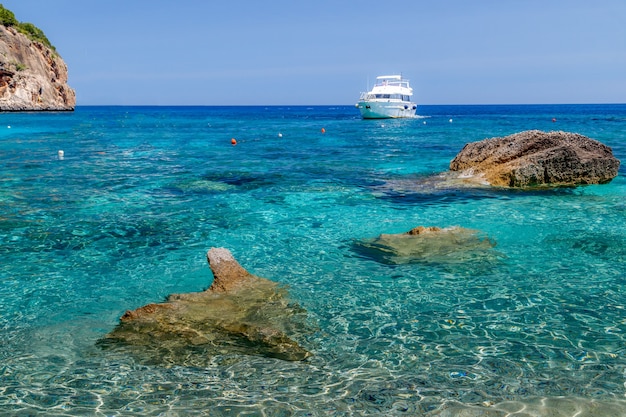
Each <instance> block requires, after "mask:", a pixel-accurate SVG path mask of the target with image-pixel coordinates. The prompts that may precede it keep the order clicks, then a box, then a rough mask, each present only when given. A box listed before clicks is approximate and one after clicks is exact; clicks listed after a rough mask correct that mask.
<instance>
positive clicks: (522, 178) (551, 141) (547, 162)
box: [450, 130, 620, 187]
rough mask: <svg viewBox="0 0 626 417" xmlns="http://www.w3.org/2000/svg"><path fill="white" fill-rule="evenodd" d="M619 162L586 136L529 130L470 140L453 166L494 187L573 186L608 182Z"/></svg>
mask: <svg viewBox="0 0 626 417" xmlns="http://www.w3.org/2000/svg"><path fill="white" fill-rule="evenodd" d="M619 165H620V161H619V160H618V159H616V158H615V157H614V156H613V152H612V150H611V148H609V147H608V146H606V145H604V144H602V143H600V142H598V141H596V140H593V139H590V138H588V137H586V136H582V135H579V134H576V133H568V132H542V131H539V130H529V131H525V132H521V133H516V134H514V135H510V136H506V137H501V138H491V139H485V140H482V141H480V142H473V143H468V144H467V145H465V147H464V148H463V149H462V150H461V152H459V153H458V154H457V155H456V157H455V158H454V159H453V160H452V161H451V162H450V170H452V171H461V175H460V177H463V178H465V179H469V178H474V179H476V180H477V181H479V182H484V181H486V182H488V183H489V184H491V185H495V186H504V187H536V186H574V185H581V184H602V183H607V182H609V181H611V180H612V179H613V178H614V177H615V176H616V175H617V171H618V169H619Z"/></svg>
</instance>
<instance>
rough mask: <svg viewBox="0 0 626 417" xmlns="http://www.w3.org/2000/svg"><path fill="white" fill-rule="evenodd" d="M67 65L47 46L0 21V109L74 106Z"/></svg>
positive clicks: (21, 109)
mask: <svg viewBox="0 0 626 417" xmlns="http://www.w3.org/2000/svg"><path fill="white" fill-rule="evenodd" d="M75 106H76V94H75V92H74V90H73V89H71V88H70V87H69V86H68V84H67V65H66V64H65V62H64V61H63V59H62V58H61V57H60V56H59V55H58V54H57V53H56V52H55V51H53V50H51V49H50V48H49V47H47V46H45V45H44V44H42V43H40V42H35V41H31V40H30V39H28V37H27V36H26V35H24V34H22V33H20V32H18V31H17V30H16V29H15V28H13V27H6V26H3V25H0V111H44V110H54V111H59V110H74V107H75Z"/></svg>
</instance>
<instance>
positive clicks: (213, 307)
mask: <svg viewBox="0 0 626 417" xmlns="http://www.w3.org/2000/svg"><path fill="white" fill-rule="evenodd" d="M207 259H208V261H209V265H210V267H211V270H212V271H213V275H214V281H213V284H212V285H211V287H210V288H209V289H208V290H206V291H202V292H195V293H186V294H173V295H170V296H169V297H168V299H167V301H166V302H164V303H159V304H154V303H153V304H148V305H145V306H143V307H140V308H138V309H136V310H132V311H127V312H126V313H124V315H123V316H122V317H121V319H120V323H119V325H118V326H117V327H116V328H115V329H114V330H113V331H112V332H111V333H109V334H108V335H107V336H106V337H105V338H104V339H102V340H101V341H100V342H99V344H100V345H101V346H103V347H109V348H111V347H122V348H126V349H130V351H132V352H133V353H135V354H136V355H139V356H141V357H143V358H145V359H148V360H151V361H157V362H161V363H176V364H185V363H189V361H191V362H193V363H195V364H198V363H202V362H203V360H206V359H208V358H210V357H211V356H214V355H217V354H229V353H237V354H250V355H263V356H268V357H274V358H279V359H284V360H303V359H306V358H307V357H308V356H310V353H309V352H308V351H307V350H305V349H304V348H302V347H301V346H300V345H298V343H296V342H295V341H294V340H292V339H291V338H290V337H289V336H287V334H286V333H287V331H297V330H298V329H304V328H305V327H306V326H305V324H304V322H303V319H304V317H305V313H306V312H305V311H304V310H303V309H302V308H300V307H298V306H296V305H294V304H293V303H289V302H288V300H287V299H286V293H287V291H286V290H285V288H282V287H280V286H279V285H278V284H277V283H275V282H273V281H270V280H267V279H264V278H260V277H257V276H255V275H252V274H250V273H249V272H248V271H246V270H245V269H244V268H243V267H242V266H241V265H239V263H237V261H236V260H235V259H234V258H233V256H232V254H231V253H230V251H228V250H227V249H224V248H212V249H211V250H209V251H208V253H207ZM298 319H300V321H299V320H298Z"/></svg>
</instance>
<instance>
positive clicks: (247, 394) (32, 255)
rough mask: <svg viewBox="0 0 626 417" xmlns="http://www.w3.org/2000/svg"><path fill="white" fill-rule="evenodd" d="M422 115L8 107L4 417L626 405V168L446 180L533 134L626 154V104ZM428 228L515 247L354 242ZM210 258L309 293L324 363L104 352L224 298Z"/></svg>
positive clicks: (0, 139) (0, 295)
mask: <svg viewBox="0 0 626 417" xmlns="http://www.w3.org/2000/svg"><path fill="white" fill-rule="evenodd" d="M420 114H423V115H424V116H428V119H409V120H388V121H385V122H384V125H381V123H380V122H376V121H365V120H360V118H359V117H358V114H355V113H354V108H353V107H333V108H326V107H312V108H305V107H292V108H288V107H284V108H281V107H269V108H263V107H254V108H237V107H234V108H231V107H229V108H218V107H209V108H202V107H198V108H193V107H175V108H161V107H147V108H142V107H79V108H78V109H77V111H76V112H74V113H45V114H4V115H2V117H3V118H4V119H5V120H3V122H2V123H4V125H10V126H12V128H11V129H3V130H2V131H1V132H0V160H1V162H2V163H1V164H0V170H1V171H0V178H2V180H1V181H2V187H0V201H1V202H2V204H1V206H0V207H1V208H0V256H2V262H1V263H0V279H1V280H2V281H1V282H2V286H1V287H0V299H2V311H1V312H0V328H1V329H2V332H1V333H0V375H1V376H2V383H1V384H0V413H4V414H8V415H14V414H15V415H20V414H21V415H33V414H40V415H79V414H83V415H94V414H95V415H148V414H151V415H158V414H163V415H194V414H197V415H218V416H219V415H261V414H263V413H264V414H265V415H294V416H296V415H329V414H339V415H342V414H343V415H345V414H347V415H350V414H352V415H442V416H449V415H461V416H475V415H476V416H477V415H490V416H505V415H520V416H521V415H528V416H546V415H553V416H575V415H576V416H583V415H585V416H597V415H607V416H616V415H626V413H625V412H624V411H623V410H624V409H626V407H624V405H625V404H624V402H623V400H624V394H625V392H626V389H625V388H624V382H625V375H626V357H625V356H624V353H625V351H624V349H625V346H626V340H625V332H626V320H625V319H624V317H625V316H624V314H625V309H626V295H625V294H626V291H625V283H626V282H625V278H626V272H625V271H626V198H625V197H624V196H625V195H626V175H625V173H626V172H625V169H624V165H622V167H621V170H620V174H619V176H618V177H617V178H615V179H614V180H613V181H612V182H611V183H609V184H605V185H599V186H587V187H578V188H568V189H557V190H547V191H524V192H522V191H506V190H493V189H490V188H488V187H477V188H467V187H460V186H457V185H456V184H454V183H450V181H448V180H449V178H448V177H447V176H446V175H444V174H442V173H445V171H446V170H447V168H448V164H449V161H450V160H451V159H452V158H453V157H454V155H456V153H457V152H458V151H459V150H460V149H461V148H462V147H463V145H464V143H466V142H470V141H476V140H481V139H484V138H486V137H492V136H503V135H507V134H511V133H515V132H518V131H522V130H527V129H542V130H555V129H558V130H565V131H573V132H577V133H581V134H584V135H587V136H590V137H592V138H594V139H598V140H600V141H602V142H603V143H606V144H607V145H609V146H611V147H612V148H613V151H614V153H615V155H616V156H617V157H618V158H619V159H621V160H622V161H624V160H626V134H625V133H624V132H625V130H624V128H623V127H624V120H626V106H623V105H614V106H432V107H428V106H425V107H423V108H420ZM552 118H556V119H557V120H558V122H557V123H556V124H555V123H553V122H552ZM450 119H453V120H454V123H450V122H449V120H450ZM424 120H427V124H423V121H424ZM322 127H324V129H325V133H321V131H320V129H321V128H322ZM277 132H281V133H282V137H278V136H277ZM233 137H235V138H237V146H235V147H233V146H232V145H231V143H230V139H231V138H233ZM60 149H62V150H63V151H64V154H63V158H62V159H60V158H59V157H58V150H60ZM419 225H424V226H439V227H450V226H461V227H465V228H470V229H476V230H479V231H481V232H482V233H484V234H485V235H486V236H489V238H490V239H493V240H494V241H495V242H496V243H497V245H496V247H495V248H494V251H497V254H498V256H495V257H493V258H489V260H488V261H485V259H481V258H478V259H468V260H466V261H464V262H454V260H452V259H451V260H450V262H446V261H445V260H441V259H439V260H438V261H437V262H423V263H409V264H398V265H394V264H389V263H384V262H377V260H376V259H375V258H372V257H368V256H363V254H362V253H359V251H355V250H354V241H355V240H358V239H369V238H374V237H376V236H378V235H380V234H382V233H401V232H405V231H408V230H410V229H412V228H414V227H416V226H419ZM210 247H225V248H228V249H229V250H230V251H231V252H232V253H233V255H234V256H235V258H236V259H237V260H238V261H239V262H240V263H241V264H242V266H244V267H245V268H246V269H248V270H249V271H250V272H252V273H254V274H256V275H259V276H262V277H266V278H269V279H272V280H274V281H278V282H281V283H284V284H287V285H288V286H289V291H290V293H291V297H292V298H294V299H295V300H296V301H297V302H298V303H299V304H300V305H301V306H303V307H304V308H305V309H306V310H307V311H308V316H309V319H310V321H311V325H312V327H313V328H315V329H316V330H315V331H313V332H311V333H306V334H301V335H297V337H298V340H297V341H298V343H300V344H301V345H302V346H304V347H306V349H307V350H309V351H311V352H312V353H313V354H314V356H313V357H311V358H309V359H307V360H306V361H304V362H298V363H291V362H284V361H280V360H276V359H269V358H263V357H254V356H238V355H234V354H229V353H227V352H225V353H224V354H223V355H218V356H215V357H211V358H206V360H204V361H201V362H197V361H195V362H193V361H191V360H190V363H188V364H186V366H181V365H179V364H175V365H174V364H167V363H161V364H159V363H156V364H155V363H146V362H142V361H141V360H138V359H137V358H132V357H129V356H128V355H124V354H123V353H121V352H116V351H105V350H102V349H99V348H98V347H97V346H96V341H97V340H98V339H99V338H101V337H102V336H103V335H105V334H106V333H108V332H109V331H111V329H112V328H113V327H114V326H115V325H116V323H117V320H118V318H119V317H120V315H121V314H122V313H123V312H124V311H125V310H127V309H133V308H136V307H139V306H141V305H144V304H147V303H150V302H159V301H162V300H163V299H164V298H165V297H166V296H167V295H168V294H170V293H180V292H193V291H200V290H202V289H205V288H207V287H208V286H209V285H210V282H211V279H212V276H211V273H210V269H209V268H208V266H207V265H206V260H205V254H206V251H207V249H209V248H210Z"/></svg>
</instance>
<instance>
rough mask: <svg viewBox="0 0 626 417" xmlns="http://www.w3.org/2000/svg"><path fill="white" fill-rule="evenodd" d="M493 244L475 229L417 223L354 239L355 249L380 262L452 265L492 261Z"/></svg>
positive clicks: (493, 256)
mask: <svg viewBox="0 0 626 417" xmlns="http://www.w3.org/2000/svg"><path fill="white" fill-rule="evenodd" d="M494 246H496V243H495V242H494V241H493V240H491V239H489V238H488V237H486V236H483V235H482V234H481V233H480V232H479V231H478V230H473V229H465V228H462V227H458V226H453V227H446V228H440V227H424V226H419V227H416V228H414V229H412V230H409V231H408V232H406V233H399V234H381V235H380V236H378V237H377V238H374V239H362V240H359V241H357V242H355V245H354V248H355V250H356V251H357V252H359V253H361V254H363V255H366V256H367V257H370V258H373V259H375V260H377V261H380V262H382V263H388V264H406V263H431V264H432V263H438V264H454V263H464V262H467V261H469V260H477V259H478V260H481V259H482V260H484V259H487V260H492V259H495V258H496V257H497V256H496V255H497V254H495V253H492V252H491V249H492V248H493V247H494Z"/></svg>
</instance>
